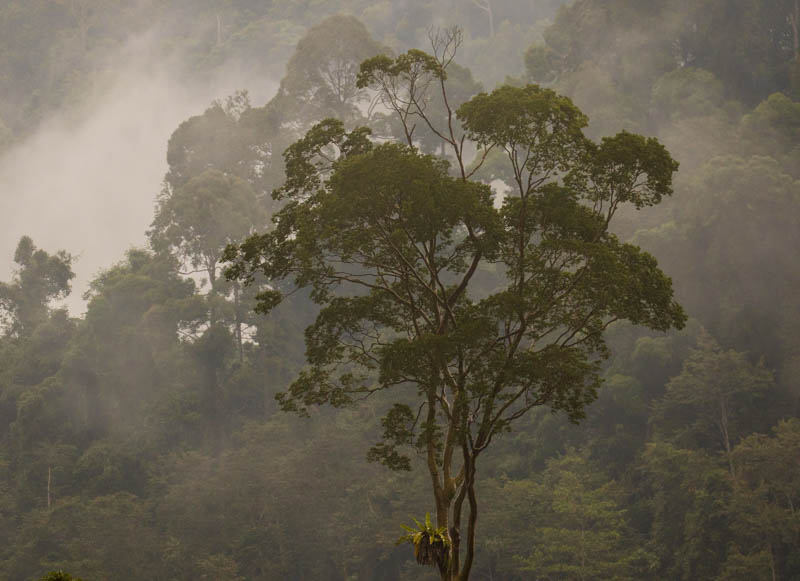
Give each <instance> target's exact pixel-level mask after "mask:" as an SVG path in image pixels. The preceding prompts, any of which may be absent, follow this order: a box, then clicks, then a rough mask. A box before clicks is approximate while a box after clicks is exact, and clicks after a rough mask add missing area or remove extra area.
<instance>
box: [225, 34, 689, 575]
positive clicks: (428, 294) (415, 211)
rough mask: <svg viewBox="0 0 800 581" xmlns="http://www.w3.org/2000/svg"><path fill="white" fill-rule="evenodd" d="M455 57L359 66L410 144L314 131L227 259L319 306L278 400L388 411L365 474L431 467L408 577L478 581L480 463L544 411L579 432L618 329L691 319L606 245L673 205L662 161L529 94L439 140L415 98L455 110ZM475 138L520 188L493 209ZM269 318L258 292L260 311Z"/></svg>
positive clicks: (563, 103)
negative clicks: (276, 207)
mask: <svg viewBox="0 0 800 581" xmlns="http://www.w3.org/2000/svg"><path fill="white" fill-rule="evenodd" d="M459 42H460V36H459V34H458V33H457V32H453V31H449V32H448V33H446V34H444V35H442V36H438V37H435V38H434V42H433V47H434V54H433V55H430V54H427V53H424V52H422V51H418V50H412V51H409V52H408V53H406V54H403V55H400V56H399V57H397V58H396V59H391V58H389V57H386V56H381V57H375V58H373V59H370V60H368V61H365V62H364V63H363V64H362V66H361V73H360V79H359V82H360V86H362V87H371V88H373V90H376V91H378V93H379V95H380V97H381V99H382V102H383V103H384V105H385V106H386V107H387V108H389V109H390V110H392V111H394V112H395V113H396V114H397V116H398V118H399V120H400V123H401V124H402V125H403V127H404V134H405V135H406V136H407V143H406V144H405V145H402V144H397V143H385V144H382V145H375V144H373V143H372V142H371V141H370V140H369V138H368V135H369V130H367V129H365V128H357V129H355V130H353V131H351V132H349V133H348V132H347V131H345V129H344V126H343V124H342V123H341V122H340V121H334V120H327V121H325V122H323V123H321V124H319V125H317V126H315V127H314V128H312V130H311V131H309V132H308V133H307V135H306V136H305V137H304V138H303V139H301V140H300V141H298V142H297V143H295V144H294V145H292V146H291V147H290V148H289V149H288V150H287V152H286V154H285V158H286V167H287V180H286V183H285V184H284V186H283V187H282V188H280V190H278V191H277V192H276V196H277V197H278V198H279V199H282V200H283V201H284V202H285V206H284V208H283V209H282V210H281V211H280V212H279V213H278V214H277V215H276V218H275V222H276V228H275V230H274V231H272V232H268V233H266V234H262V235H258V236H252V237H250V238H249V239H248V240H247V241H245V242H244V243H243V244H241V245H239V246H236V247H229V249H228V251H227V252H226V258H227V259H229V260H231V261H232V262H233V265H232V266H231V268H230V270H229V272H228V276H229V277H230V278H232V279H238V280H244V281H248V280H252V277H253V276H255V275H256V274H257V273H264V274H265V275H266V276H267V277H268V278H269V279H285V278H289V279H292V280H293V281H294V283H295V284H296V285H297V286H299V287H311V289H312V297H313V299H314V300H315V301H316V302H317V303H319V304H320V305H321V307H322V309H321V312H320V314H319V316H318V317H317V320H316V322H315V323H314V324H313V325H312V326H311V327H309V329H308V330H307V331H306V345H307V358H308V363H309V367H308V368H307V369H306V370H304V371H303V372H302V373H301V374H300V376H299V377H298V379H297V380H295V381H294V382H293V383H292V384H291V385H290V386H289V388H288V390H287V391H286V392H285V393H283V394H281V395H280V396H279V401H280V402H281V404H282V406H283V408H284V409H286V410H294V411H299V412H301V413H305V412H306V411H307V409H308V407H309V406H313V405H319V404H325V403H329V404H332V405H334V406H342V405H347V404H350V403H353V402H355V401H357V400H358V399H360V398H364V397H368V396H370V395H371V394H374V393H377V392H385V391H393V392H397V393H398V395H397V396H396V399H395V400H394V402H393V405H391V407H390V409H389V411H388V412H387V414H386V415H385V417H384V419H383V427H384V439H383V441H382V442H380V443H379V444H377V445H376V446H375V447H373V448H372V449H371V451H370V453H369V457H370V458H371V459H373V460H379V461H381V462H383V463H384V464H386V465H387V466H389V467H390V468H394V469H405V470H408V469H410V468H411V459H410V457H409V456H408V454H407V452H408V451H409V449H410V450H416V451H417V452H418V453H419V454H420V455H421V457H422V458H423V459H424V463H425V466H426V469H427V473H428V475H429V478H430V484H431V487H432V493H433V501H434V505H435V511H434V512H435V518H436V525H435V526H436V530H434V529H433V528H427V529H426V530H425V531H424V532H421V534H420V535H417V536H415V537H414V538H415V541H416V548H417V553H418V560H420V561H421V562H424V563H427V564H430V565H435V566H436V567H437V568H438V569H439V572H440V575H441V578H442V579H443V580H447V581H450V580H453V581H455V580H459V581H465V580H466V579H468V578H469V575H470V571H471V569H472V564H473V559H474V551H475V534H476V522H477V517H478V500H477V493H476V489H475V482H476V470H477V460H478V458H479V457H480V456H481V454H482V453H483V452H484V451H485V450H486V449H487V448H488V447H489V445H490V444H491V442H492V441H493V439H494V437H495V436H497V435H498V434H500V433H502V432H505V431H507V430H508V429H509V428H510V426H511V424H512V423H513V422H514V420H516V419H518V418H520V417H522V416H523V415H525V414H526V413H527V412H528V411H529V410H531V409H533V408H535V407H537V406H549V407H550V408H551V409H553V410H554V411H561V412H563V413H565V414H567V415H568V416H569V417H570V418H571V419H573V420H576V421H577V420H578V419H580V418H581V417H582V415H583V409H584V406H585V405H586V404H587V403H588V402H590V401H591V400H593V399H594V397H595V394H596V389H597V387H598V386H599V383H600V375H599V373H600V366H599V364H600V361H601V360H602V359H603V358H604V357H605V356H607V349H606V347H605V343H604V340H603V331H604V329H605V328H606V327H607V326H608V325H609V324H610V323H611V322H613V321H616V320H620V319H625V320H630V321H632V322H634V323H636V324H641V325H645V326H647V327H650V328H653V329H660V330H666V329H669V328H671V327H680V326H682V325H683V323H684V320H685V315H684V313H683V311H682V309H681V308H680V306H679V305H677V304H676V303H675V302H674V301H673V299H672V289H671V282H670V280H669V279H668V278H667V277H666V276H665V275H664V274H663V273H662V272H661V271H660V270H659V269H658V267H657V265H656V262H655V260H654V259H653V258H652V257H651V256H649V255H647V254H645V253H644V252H642V251H641V250H640V249H639V248H637V247H635V246H632V245H629V244H623V243H621V242H620V241H619V240H618V239H617V238H616V237H615V236H614V235H613V234H611V233H610V232H609V224H610V223H611V221H612V219H613V217H614V214H615V213H616V211H617V209H618V207H619V206H620V205H621V204H625V203H630V204H632V205H634V206H636V207H637V208H641V207H644V206H650V205H653V204H656V203H658V202H659V201H660V199H661V198H662V196H665V195H669V194H670V193H671V179H672V174H673V172H674V171H675V170H676V168H677V164H676V163H675V162H674V161H673V160H672V159H671V157H670V156H669V154H668V153H667V151H666V150H665V149H664V148H663V147H662V146H661V145H660V144H659V143H658V142H656V141H655V140H653V139H645V138H643V137H640V136H637V135H632V134H628V133H621V134H619V135H617V136H615V137H613V138H608V139H605V140H603V142H602V143H600V144H595V143H592V142H590V141H589V140H588V139H587V138H585V137H584V135H583V133H582V128H583V127H584V126H585V125H586V117H585V116H584V115H583V114H582V113H581V112H580V111H579V110H578V109H577V108H576V107H575V106H574V105H573V104H572V103H571V102H570V101H569V100H568V99H566V98H564V97H561V96H559V95H557V94H555V93H554V92H552V91H549V90H545V89H542V88H540V87H538V86H535V85H529V86H527V87H524V88H512V87H502V88H500V89H498V90H496V91H494V92H493V93H491V94H489V95H487V94H480V95H478V96H476V97H474V98H473V99H472V100H470V101H469V102H467V103H465V104H464V105H462V106H461V107H460V108H459V109H458V111H455V110H453V109H452V108H449V107H448V108H447V115H446V116H445V119H446V124H445V125H444V126H443V127H442V126H438V127H437V126H436V124H435V123H436V120H432V119H430V118H428V116H427V115H426V111H425V107H424V103H425V100H426V91H434V90H435V91H437V92H440V93H441V94H442V96H443V102H444V103H445V104H446V103H447V98H446V97H447V68H448V66H449V65H450V63H452V61H453V58H454V56H455V51H456V49H457V48H458V44H459ZM521 120H522V121H523V122H520V121H521ZM415 123H422V124H425V125H426V126H427V127H429V128H430V129H431V131H433V132H435V133H436V134H437V135H438V136H439V137H440V138H441V139H442V140H443V141H444V142H445V143H446V144H447V146H448V149H449V151H450V156H451V159H453V160H454V161H455V163H454V168H453V173H454V175H455V177H454V176H453V175H451V168H450V164H449V163H448V162H446V161H444V160H442V159H437V158H434V157H431V156H426V155H423V154H421V153H420V152H419V151H418V150H417V149H416V148H415V146H414V141H413V135H412V134H413V128H414V124H415ZM467 139H470V140H471V141H472V142H474V143H476V144H477V145H478V146H479V147H481V148H483V151H484V152H488V151H489V150H491V149H494V148H496V149H498V150H499V151H501V152H505V154H506V158H507V162H506V163H507V164H508V167H509V170H508V173H509V175H511V176H512V178H513V181H512V182H511V183H512V184H513V188H514V189H513V191H512V193H511V194H508V195H506V197H505V199H504V200H503V202H502V206H501V207H500V208H496V207H495V206H494V204H493V199H492V198H493V196H492V192H491V191H490V189H489V188H488V187H487V186H485V185H483V184H480V183H477V182H474V181H471V180H470V179H469V177H470V175H471V173H470V172H471V171H472V170H468V169H467V168H468V166H469V162H470V159H469V158H468V157H467V153H466V149H467V145H466V140H467ZM481 157H482V156H479V159H480V158H481ZM479 165H480V161H478V162H477V166H479ZM482 264H487V265H491V267H492V268H493V269H494V272H496V273H497V277H496V280H495V281H494V283H495V286H494V290H492V291H490V292H486V290H485V289H481V288H476V287H477V285H476V284H475V273H476V271H477V270H478V269H479V267H480V266H481V265H482ZM279 300H280V296H279V295H278V293H276V292H274V291H272V292H268V293H263V294H262V295H261V303H260V307H259V308H260V309H261V310H264V311H266V310H269V308H270V307H271V306H273V305H274V304H275V303H276V302H278V301H279ZM415 394H416V395H415ZM467 507H469V510H468V511H467ZM465 517H466V518H467V522H466V523H465V524H463V520H464V518H465ZM462 524H463V529H462ZM462 535H463V536H462ZM419 555H422V556H421V557H420V556H419Z"/></svg>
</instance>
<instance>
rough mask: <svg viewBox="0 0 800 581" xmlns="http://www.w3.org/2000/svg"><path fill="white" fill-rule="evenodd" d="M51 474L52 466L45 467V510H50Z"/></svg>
mask: <svg viewBox="0 0 800 581" xmlns="http://www.w3.org/2000/svg"><path fill="white" fill-rule="evenodd" d="M51 475H52V468H51V467H50V466H48V467H47V512H50V477H51Z"/></svg>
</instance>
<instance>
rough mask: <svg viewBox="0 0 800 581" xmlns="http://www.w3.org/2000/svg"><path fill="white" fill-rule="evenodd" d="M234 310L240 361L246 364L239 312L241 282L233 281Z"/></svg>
mask: <svg viewBox="0 0 800 581" xmlns="http://www.w3.org/2000/svg"><path fill="white" fill-rule="evenodd" d="M233 312H234V321H235V325H236V331H235V333H236V344H237V347H238V348H239V363H240V364H244V348H243V347H242V319H241V313H240V312H239V283H238V281H237V282H235V283H233Z"/></svg>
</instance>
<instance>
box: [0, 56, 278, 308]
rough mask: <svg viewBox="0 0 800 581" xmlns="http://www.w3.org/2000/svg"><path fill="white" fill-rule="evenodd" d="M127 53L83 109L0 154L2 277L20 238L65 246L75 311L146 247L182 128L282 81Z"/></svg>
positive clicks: (268, 90) (71, 304) (267, 91)
mask: <svg viewBox="0 0 800 581" xmlns="http://www.w3.org/2000/svg"><path fill="white" fill-rule="evenodd" d="M125 53H126V56H125V57H121V61H123V62H122V63H121V67H120V68H118V69H117V72H116V74H115V75H114V76H113V78H112V79H110V82H108V83H106V88H105V89H104V90H102V91H98V92H97V94H96V95H94V96H93V97H91V98H90V99H87V104H88V103H90V104H89V105H88V106H86V107H85V108H84V109H85V110H84V111H81V112H80V113H79V114H77V115H76V114H75V112H70V113H68V114H61V115H59V116H57V117H54V118H51V119H49V120H48V121H46V122H44V123H43V124H42V127H41V128H40V129H39V131H37V132H36V133H35V134H34V135H33V136H31V137H30V138H28V139H27V140H25V141H24V142H22V143H21V144H18V145H17V146H15V147H13V148H12V149H10V150H9V151H7V152H6V153H5V154H4V155H3V156H2V157H0V280H8V279H9V278H10V276H11V274H12V272H13V268H14V266H15V265H14V263H13V254H14V249H15V247H16V244H17V242H18V240H19V238H20V237H21V236H23V235H29V236H31V237H32V238H33V240H34V243H35V244H36V245H37V246H38V247H40V248H43V249H45V250H47V251H48V252H55V251H56V250H59V249H64V250H66V251H67V252H70V253H72V254H73V255H74V256H76V258H77V260H76V262H75V263H74V265H73V268H74V271H75V273H76V279H75V281H74V283H73V292H72V296H70V297H69V299H68V300H67V304H68V306H69V308H70V311H71V312H72V313H73V314H75V315H78V314H80V313H81V312H82V310H83V301H82V299H81V295H82V294H83V293H84V291H85V290H86V288H87V284H88V282H89V281H90V280H91V279H92V278H93V276H94V275H95V274H96V273H97V272H98V271H99V270H101V269H104V268H107V267H109V266H110V265H112V264H113V263H114V262H116V261H119V260H121V259H122V258H123V256H124V252H125V251H126V250H127V249H128V248H130V247H131V246H141V245H143V244H145V230H146V229H147V227H148V226H149V224H150V222H151V220H152V217H153V208H154V201H155V196H156V195H157V194H158V192H159V190H160V187H161V181H162V179H163V177H164V173H165V171H166V169H167V163H166V149H167V140H168V139H169V136H170V134H171V133H172V132H173V131H174V130H175V128H177V126H178V125H179V124H180V123H181V122H182V121H184V120H185V119H187V118H188V117H190V116H192V115H196V114H199V113H202V112H203V110H205V108H206V107H207V106H208V105H209V103H210V102H211V101H212V100H214V99H219V98H223V97H225V96H226V95H229V94H231V93H232V92H233V91H235V90H236V89H241V88H245V89H248V90H250V92H251V94H252V95H253V97H254V103H259V102H261V100H266V99H267V98H268V97H269V96H270V95H271V94H272V92H274V90H275V88H276V87H277V83H274V82H272V81H270V80H268V79H252V78H247V76H246V75H245V74H244V73H230V72H227V73H226V74H225V76H224V77H218V78H214V79H211V80H209V79H206V80H204V81H203V82H199V81H198V82H191V83H187V82H181V81H180V80H178V79H179V76H178V75H177V74H176V73H175V71H174V70H173V67H171V66H170V65H168V64H154V63H153V61H152V60H151V59H150V58H147V59H145V60H146V61H148V62H133V61H134V60H139V59H136V58H135V57H133V58H132V57H131V51H130V49H128V50H126V51H125ZM256 99H258V101H257V100H256Z"/></svg>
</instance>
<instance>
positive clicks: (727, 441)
mask: <svg viewBox="0 0 800 581" xmlns="http://www.w3.org/2000/svg"><path fill="white" fill-rule="evenodd" d="M719 429H720V432H721V433H722V442H723V444H724V445H725V457H726V458H727V460H728V469H729V470H730V473H731V478H735V477H736V474H735V472H734V469H733V456H732V454H731V438H730V434H729V433H728V406H727V403H726V402H725V398H724V397H722V398H720V400H719Z"/></svg>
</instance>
